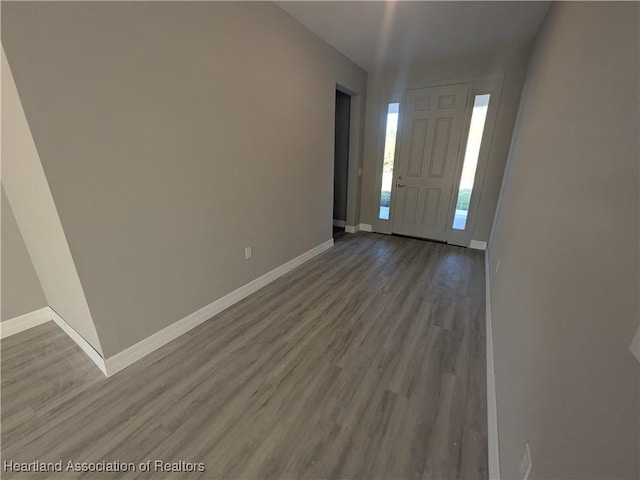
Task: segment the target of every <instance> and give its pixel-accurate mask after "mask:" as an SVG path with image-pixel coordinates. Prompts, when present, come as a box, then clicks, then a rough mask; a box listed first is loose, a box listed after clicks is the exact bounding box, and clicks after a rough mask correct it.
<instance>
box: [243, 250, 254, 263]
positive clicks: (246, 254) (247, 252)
mask: <svg viewBox="0 0 640 480" xmlns="http://www.w3.org/2000/svg"><path fill="white" fill-rule="evenodd" d="M252 256H253V251H252V249H251V247H244V258H245V260H249V259H250V258H251V257H252Z"/></svg>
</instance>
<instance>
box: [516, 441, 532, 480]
mask: <svg viewBox="0 0 640 480" xmlns="http://www.w3.org/2000/svg"><path fill="white" fill-rule="evenodd" d="M530 474H531V449H530V448H529V442H526V443H525V444H524V453H523V454H522V459H521V460H520V467H519V468H518V478H520V480H529V475H530Z"/></svg>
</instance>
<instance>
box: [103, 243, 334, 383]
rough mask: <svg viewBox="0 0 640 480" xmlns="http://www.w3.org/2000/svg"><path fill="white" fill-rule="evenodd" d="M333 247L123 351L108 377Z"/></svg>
mask: <svg viewBox="0 0 640 480" xmlns="http://www.w3.org/2000/svg"><path fill="white" fill-rule="evenodd" d="M331 247H333V239H331V240H328V241H326V242H324V243H322V244H320V245H318V246H317V247H315V248H312V249H311V250H309V251H307V252H305V253H303V254H302V255H300V256H298V257H296V258H294V259H292V260H289V261H288V262H287V263H285V264H283V265H280V266H279V267H277V268H274V269H273V270H271V271H270V272H267V273H265V274H264V275H262V276H261V277H258V278H256V279H255V280H252V281H251V282H249V283H247V284H246V285H243V286H242V287H240V288H238V289H237V290H234V291H233V292H231V293H229V294H227V295H225V296H224V297H222V298H219V299H218V300H215V301H214V302H212V303H210V304H209V305H207V306H205V307H203V308H201V309H200V310H197V311H196V312H193V313H191V314H190V315H187V316H186V317H184V318H183V319H181V320H178V321H177V322H175V323H173V324H171V325H169V326H168V327H166V328H163V329H162V330H160V331H159V332H156V333H154V334H153V335H151V336H149V337H147V338H145V339H144V340H141V341H139V342H138V343H136V344H134V345H132V346H130V347H129V348H127V349H125V350H123V351H122V352H120V353H117V354H116V355H114V356H113V357H109V358H107V359H106V362H105V363H106V372H107V373H106V374H107V375H108V376H111V375H113V374H115V373H117V372H119V371H120V370H123V369H125V368H127V367H128V366H129V365H131V364H133V363H134V362H136V361H138V360H140V359H141V358H143V357H145V356H147V355H149V354H150V353H151V352H153V351H155V350H157V349H158V348H160V347H162V346H163V345H165V344H167V343H169V342H170V341H171V340H174V339H176V338H178V337H179V336H180V335H183V334H185V333H186V332H188V331H189V330H191V329H193V328H195V327H197V326H198V325H200V324H201V323H203V322H205V321H207V320H209V319H210V318H212V317H214V316H216V315H217V314H218V313H220V312H222V311H223V310H226V309H227V308H229V307H230V306H232V305H234V304H235V303H237V302H239V301H240V300H242V299H243V298H245V297H247V296H249V295H251V294H252V293H254V292H255V291H257V290H259V289H261V288H262V287H264V286H266V285H268V284H269V283H271V282H273V281H274V280H277V279H278V278H280V277H281V276H283V275H284V274H286V273H288V272H290V271H291V270H293V269H294V268H296V267H298V266H300V265H302V264H303V263H305V262H307V261H308V260H311V259H312V258H313V257H315V256H317V255H320V254H321V253H322V252H324V251H326V250H328V249H329V248H331Z"/></svg>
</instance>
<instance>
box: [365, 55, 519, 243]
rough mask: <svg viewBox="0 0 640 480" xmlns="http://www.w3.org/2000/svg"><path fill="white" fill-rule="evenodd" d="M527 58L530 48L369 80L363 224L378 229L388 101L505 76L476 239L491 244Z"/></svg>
mask: <svg viewBox="0 0 640 480" xmlns="http://www.w3.org/2000/svg"><path fill="white" fill-rule="evenodd" d="M528 58H529V48H519V49H516V50H509V49H507V50H505V51H499V52H495V53H494V54H493V55H490V56H483V57H473V58H454V59H450V60H446V61H445V60H441V61H434V62H433V63H430V64H428V65H412V66H410V67H407V68H405V69H402V70H393V71H384V72H376V73H371V74H369V85H368V87H367V88H368V94H367V126H366V131H365V147H364V148H365V149H364V156H365V169H364V178H363V182H362V185H363V186H362V212H361V215H362V220H361V221H362V222H363V223H368V224H371V225H375V223H376V218H377V212H378V201H379V200H380V192H379V191H378V188H379V185H377V184H376V172H377V171H378V170H379V168H380V164H381V159H382V146H383V142H384V131H381V130H380V118H381V116H382V115H383V114H384V112H385V111H386V101H385V97H386V95H388V93H389V92H392V91H396V92H400V91H403V90H406V89H410V88H422V87H427V86H431V85H435V84H443V83H461V82H473V81H474V80H475V79H481V78H486V77H490V76H494V75H504V83H503V86H502V95H501V101H500V106H499V109H498V112H497V118H496V126H495V129H494V135H493V141H492V143H491V148H490V151H489V156H488V162H487V169H486V176H485V181H484V188H483V190H482V192H481V197H480V203H479V208H478V214H477V218H476V221H475V223H474V227H473V231H472V234H471V239H473V240H478V241H483V242H484V241H487V240H488V238H489V232H490V230H491V224H492V222H493V215H494V212H495V206H496V203H497V200H498V194H499V192H500V183H501V181H502V176H503V173H504V165H505V162H506V159H507V153H508V150H509V142H510V140H511V133H512V131H513V125H514V121H515V117H516V112H517V110H518V102H519V100H520V94H521V92H522V85H523V81H524V75H525V69H526V65H527V60H528ZM383 103H384V104H385V105H384V106H383ZM474 195H475V192H474Z"/></svg>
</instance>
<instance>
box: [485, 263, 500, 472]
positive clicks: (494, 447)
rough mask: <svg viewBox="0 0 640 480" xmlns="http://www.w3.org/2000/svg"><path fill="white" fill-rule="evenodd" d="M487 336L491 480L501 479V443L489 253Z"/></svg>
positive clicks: (486, 276) (486, 292) (487, 265)
mask: <svg viewBox="0 0 640 480" xmlns="http://www.w3.org/2000/svg"><path fill="white" fill-rule="evenodd" d="M484 275H485V295H486V298H485V304H486V337H487V439H488V444H489V445H488V446H489V480H500V444H499V443H498V403H497V398H496V371H495V366H494V359H493V326H492V323H491V284H490V283H489V277H490V276H489V255H488V252H485V254H484Z"/></svg>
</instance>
